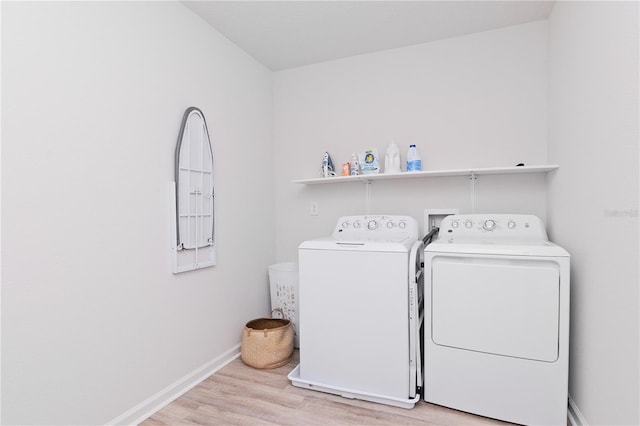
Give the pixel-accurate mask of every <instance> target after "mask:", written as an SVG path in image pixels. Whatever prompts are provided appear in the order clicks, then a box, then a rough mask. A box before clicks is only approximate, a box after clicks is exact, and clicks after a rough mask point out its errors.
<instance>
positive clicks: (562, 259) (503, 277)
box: [424, 214, 569, 425]
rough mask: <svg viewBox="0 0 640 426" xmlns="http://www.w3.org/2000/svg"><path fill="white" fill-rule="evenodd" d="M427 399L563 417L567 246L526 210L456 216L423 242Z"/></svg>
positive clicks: (546, 418) (506, 415) (542, 418)
mask: <svg viewBox="0 0 640 426" xmlns="http://www.w3.org/2000/svg"><path fill="white" fill-rule="evenodd" d="M424 330H425V335H424V356H425V359H424V373H425V377H424V383H425V386H424V399H425V400H426V401H427V402H431V403H435V404H439V405H443V406H446V407H451V408H455V409H458V410H462V411H467V412H471V413H475V414H480V415H482V416H487V417H492V418H496V419H501V420H506V421H509V422H515V423H521V424H532V425H552V424H553V425H560V424H562V425H566V424H567V387H568V360H569V254H568V253H567V252H566V251H565V250H564V249H562V248H560V247H558V246H557V245H555V244H553V243H551V242H549V241H548V240H547V234H546V232H545V228H544V225H543V223H542V221H541V220H540V219H539V218H537V217H535V216H530V215H497V214H477V215H453V216H448V217H446V218H445V219H443V221H442V223H441V227H440V232H439V236H438V239H437V240H435V241H434V242H433V243H432V244H430V245H428V246H427V247H426V248H425V321H424Z"/></svg>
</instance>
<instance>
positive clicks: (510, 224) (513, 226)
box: [507, 220, 516, 229]
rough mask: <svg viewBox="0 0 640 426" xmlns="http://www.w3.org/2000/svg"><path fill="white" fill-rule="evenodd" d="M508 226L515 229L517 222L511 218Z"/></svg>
mask: <svg viewBox="0 0 640 426" xmlns="http://www.w3.org/2000/svg"><path fill="white" fill-rule="evenodd" d="M507 226H508V227H509V229H515V227H516V223H515V222H514V221H512V220H510V221H509V223H507Z"/></svg>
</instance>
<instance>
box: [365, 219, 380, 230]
mask: <svg viewBox="0 0 640 426" xmlns="http://www.w3.org/2000/svg"><path fill="white" fill-rule="evenodd" d="M367 228H368V229H369V230H370V231H373V230H375V229H378V222H377V221H375V220H370V221H369V223H367Z"/></svg>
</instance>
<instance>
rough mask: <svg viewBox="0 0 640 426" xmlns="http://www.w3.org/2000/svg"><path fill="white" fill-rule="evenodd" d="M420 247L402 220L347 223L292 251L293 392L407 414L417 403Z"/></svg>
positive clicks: (407, 220)
mask: <svg viewBox="0 0 640 426" xmlns="http://www.w3.org/2000/svg"><path fill="white" fill-rule="evenodd" d="M423 247H424V246H423V244H422V241H420V240H418V223H417V222H416V220H415V219H413V218H412V217H408V216H381V215H374V216H371V215H369V216H347V217H342V218H340V220H339V221H338V223H337V225H336V227H335V229H334V232H333V235H332V236H331V237H327V238H321V239H316V240H310V241H305V242H303V243H302V244H301V245H300V247H299V250H298V263H299V275H300V280H299V301H300V313H299V320H300V364H299V365H298V366H297V367H296V368H295V369H294V370H293V371H292V372H291V373H290V374H289V379H290V380H291V382H292V384H293V385H294V386H298V387H304V388H308V389H313V390H319V391H323V392H329V393H333V394H337V395H341V396H343V397H347V398H356V399H362V400H367V401H373V402H379V403H384V404H388V405H393V406H398V407H402V408H412V407H413V406H414V405H415V403H416V402H417V401H419V400H420V394H419V387H420V385H421V381H422V373H421V370H420V358H421V357H420V326H421V323H420V321H421V320H422V317H421V315H420V307H421V301H422V292H421V290H422V289H423V282H422V278H423V277H422V263H423V255H424V249H423Z"/></svg>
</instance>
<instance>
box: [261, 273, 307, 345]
mask: <svg viewBox="0 0 640 426" xmlns="http://www.w3.org/2000/svg"><path fill="white" fill-rule="evenodd" d="M269 283H270V287H271V309H277V308H280V309H282V312H284V317H285V319H288V320H290V321H291V323H292V324H293V329H294V331H295V339H294V346H295V347H296V348H299V347H300V336H299V334H298V330H299V327H298V310H299V303H298V264H297V263H294V262H284V263H276V264H275V265H271V266H269Z"/></svg>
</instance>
